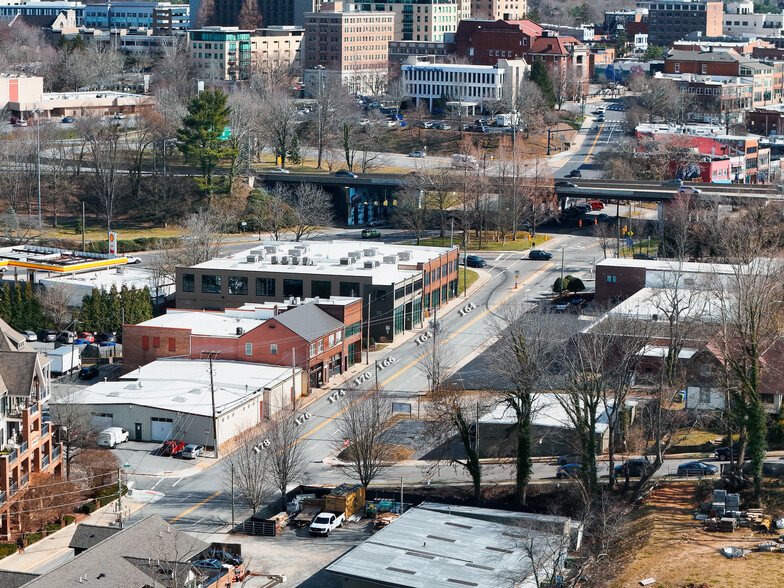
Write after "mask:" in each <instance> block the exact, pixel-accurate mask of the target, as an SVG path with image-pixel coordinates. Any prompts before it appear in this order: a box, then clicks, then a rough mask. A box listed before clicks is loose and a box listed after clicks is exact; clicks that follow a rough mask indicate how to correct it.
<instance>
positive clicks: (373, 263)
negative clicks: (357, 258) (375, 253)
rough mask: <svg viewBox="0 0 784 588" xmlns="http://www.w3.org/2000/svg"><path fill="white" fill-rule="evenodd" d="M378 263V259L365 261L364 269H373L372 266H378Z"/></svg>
mask: <svg viewBox="0 0 784 588" xmlns="http://www.w3.org/2000/svg"><path fill="white" fill-rule="evenodd" d="M379 265H381V263H380V262H379V261H376V260H372V259H371V260H369V261H366V262H365V269H373V268H374V267H378V266H379Z"/></svg>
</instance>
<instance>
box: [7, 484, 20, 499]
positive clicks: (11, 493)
mask: <svg viewBox="0 0 784 588" xmlns="http://www.w3.org/2000/svg"><path fill="white" fill-rule="evenodd" d="M18 491H19V484H17V483H16V482H11V486H10V487H9V488H8V498H13V496H14V494H16V493H17V492H18Z"/></svg>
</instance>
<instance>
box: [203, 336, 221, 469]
mask: <svg viewBox="0 0 784 588" xmlns="http://www.w3.org/2000/svg"><path fill="white" fill-rule="evenodd" d="M206 353H207V358H208V359H209V360H210V396H211V397H212V443H213V446H214V447H215V459H218V421H217V419H216V416H215V379H214V373H213V369H212V361H213V359H215V357H216V356H217V355H218V354H219V353H220V351H207V352H206Z"/></svg>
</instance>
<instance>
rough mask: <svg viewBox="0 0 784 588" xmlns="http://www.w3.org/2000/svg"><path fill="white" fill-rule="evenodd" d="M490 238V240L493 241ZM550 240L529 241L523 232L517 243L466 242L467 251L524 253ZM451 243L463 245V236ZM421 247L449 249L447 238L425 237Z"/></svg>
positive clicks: (507, 241)
mask: <svg viewBox="0 0 784 588" xmlns="http://www.w3.org/2000/svg"><path fill="white" fill-rule="evenodd" d="M493 238H494V237H492V238H491V239H493ZM548 239H550V236H549V235H537V236H536V238H534V239H531V238H530V235H529V234H528V233H526V232H525V231H521V232H520V233H518V234H517V241H512V240H511V239H509V238H507V239H506V241H505V242H502V241H501V240H500V239H499V240H497V241H496V240H482V247H481V249H480V248H479V240H478V239H476V238H475V237H474V236H473V235H472V237H471V240H470V241H469V242H468V250H469V251H525V250H526V249H530V248H531V246H532V245H534V244H535V245H536V246H537V247H538V246H539V245H541V244H542V243H544V242H545V241H547V240H548ZM452 242H453V243H454V244H455V245H461V244H462V243H463V234H462V233H455V236H454V239H452ZM401 243H404V244H408V243H410V241H401ZM420 244H421V245H426V246H431V247H449V237H444V238H443V239H441V238H440V237H426V238H424V239H422V240H421V241H420Z"/></svg>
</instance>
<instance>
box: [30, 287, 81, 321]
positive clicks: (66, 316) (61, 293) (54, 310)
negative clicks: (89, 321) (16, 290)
mask: <svg viewBox="0 0 784 588" xmlns="http://www.w3.org/2000/svg"><path fill="white" fill-rule="evenodd" d="M36 298H37V299H38V303H39V304H40V305H41V312H43V314H44V316H45V317H46V318H47V319H49V320H50V321H52V325H53V326H54V328H55V330H58V331H59V330H60V329H62V328H63V327H65V326H66V325H67V324H68V322H69V321H70V318H71V307H72V306H74V304H73V302H74V301H73V300H72V295H71V294H70V290H69V288H68V286H66V285H65V284H60V283H55V284H51V285H47V286H42V287H41V289H39V290H38V291H37V292H36Z"/></svg>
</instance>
